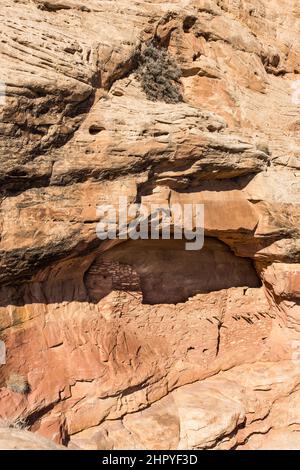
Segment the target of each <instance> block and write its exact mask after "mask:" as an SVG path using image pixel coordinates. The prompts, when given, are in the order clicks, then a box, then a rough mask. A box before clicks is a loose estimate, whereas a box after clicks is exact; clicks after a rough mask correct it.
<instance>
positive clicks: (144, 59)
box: [137, 44, 183, 103]
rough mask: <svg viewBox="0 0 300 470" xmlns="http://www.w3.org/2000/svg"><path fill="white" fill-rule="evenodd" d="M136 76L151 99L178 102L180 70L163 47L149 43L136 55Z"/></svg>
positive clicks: (179, 96) (180, 98) (181, 99)
mask: <svg viewBox="0 0 300 470" xmlns="http://www.w3.org/2000/svg"><path fill="white" fill-rule="evenodd" d="M137 60H138V64H139V66H138V69H137V78H138V80H139V81H140V83H141V85H142V88H143V90H144V92H145V93H146V95H147V98H148V99H149V100H151V101H164V102H165V103H179V102H181V101H183V98H182V94H181V91H180V77H181V70H180V68H179V67H178V65H177V64H176V62H175V60H174V59H172V57H170V55H169V54H168V52H167V51H166V50H165V49H162V48H159V47H157V46H155V45H154V44H150V45H149V46H147V47H146V48H145V49H144V50H143V51H141V52H140V53H139V55H138V58H137Z"/></svg>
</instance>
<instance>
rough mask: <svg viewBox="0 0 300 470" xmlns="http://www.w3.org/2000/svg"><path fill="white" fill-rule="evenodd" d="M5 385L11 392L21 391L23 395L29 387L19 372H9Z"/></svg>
mask: <svg viewBox="0 0 300 470" xmlns="http://www.w3.org/2000/svg"><path fill="white" fill-rule="evenodd" d="M6 386H7V388H9V389H10V390H11V391H12V392H15V393H22V394H23V395H25V394H26V393H29V391H30V387H29V384H28V382H27V380H26V379H25V377H23V375H20V374H11V375H10V376H9V378H8V380H7V381H6Z"/></svg>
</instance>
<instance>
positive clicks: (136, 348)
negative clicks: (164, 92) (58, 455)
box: [0, 0, 300, 449]
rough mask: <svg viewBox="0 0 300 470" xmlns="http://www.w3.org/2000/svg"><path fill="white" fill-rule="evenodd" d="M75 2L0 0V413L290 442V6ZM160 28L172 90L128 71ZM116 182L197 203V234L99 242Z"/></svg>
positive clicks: (245, 441) (296, 244) (74, 434)
mask: <svg viewBox="0 0 300 470" xmlns="http://www.w3.org/2000/svg"><path fill="white" fill-rule="evenodd" d="M86 3H87V2H82V1H81V0H47V1H45V0H31V1H30V0H28V1H27V0H18V1H17V0H15V1H14V0H4V1H3V2H2V4H3V5H1V7H2V8H1V11H0V19H1V24H2V33H1V39H0V80H1V81H2V82H3V83H4V84H5V91H6V97H5V100H4V103H3V104H0V117H1V119H0V184H1V187H0V198H1V205H0V228H1V232H0V234H1V236H0V255H1V256H0V283H1V285H0V339H1V340H2V341H4V342H5V345H6V350H7V363H6V364H5V365H3V366H0V367H1V369H0V417H1V418H3V419H10V420H16V419H22V420H24V422H25V423H26V425H27V426H28V427H29V429H30V430H31V431H34V432H36V433H38V434H40V435H41V436H46V437H48V438H50V439H51V440H52V441H55V442H56V443H59V444H64V445H68V446H69V447H70V448H84V449H119V448H121V449H124V448H126V449H131V448H138V449H140V448H146V449H158V448H164V449H185V448H190V449H203V448H209V449H264V448H268V449H269V448H271V449H278V448H281V447H284V448H298V449H299V444H298V441H297V435H298V434H297V433H298V432H299V424H298V423H299V422H300V421H299V420H300V417H299V416H298V413H300V397H299V392H298V389H299V385H300V371H299V359H300V354H299V351H300V336H299V334H300V301H299V297H300V236H299V234H300V210H299V203H300V160H299V152H300V118H299V107H300V85H299V83H300V82H299V80H298V77H299V72H300V53H299V51H300V47H299V46H300V35H299V31H300V6H299V2H298V1H297V0H286V1H285V2H282V1H280V0H271V1H270V0H252V1H251V2H250V1H248V0H244V1H242V0H197V1H189V0H173V1H169V2H163V1H159V0H157V1H156V2H154V1H147V2H144V1H143V2H142V1H138V0H134V1H131V2H128V1H127V0H122V1H105V0H103V1H102V0H91V1H90V2H88V5H87V4H86ZM154 37H155V38H156V40H157V42H158V43H159V44H160V46H161V47H165V48H167V49H168V51H169V53H170V55H172V56H173V57H174V59H175V60H176V61H177V64H178V66H179V67H180V69H181V71H182V77H181V86H182V94H183V98H184V101H183V102H182V103H178V104H166V103H164V102H152V101H149V100H147V98H146V96H145V94H144V92H143V90H142V88H141V85H140V82H139V81H138V80H137V77H136V74H135V71H136V52H137V50H139V49H142V48H143V47H144V44H146V43H147V42H148V41H150V40H151V39H153V38H154ZM119 196H126V197H127V198H128V202H129V203H130V202H136V201H137V202H139V201H141V202H144V203H147V204H149V203H151V202H154V203H155V202H156V203H157V202H158V203H163V204H165V205H166V206H167V207H168V206H171V205H172V204H173V203H176V204H180V205H183V204H190V203H202V204H204V207H205V235H206V236H205V244H204V248H203V249H202V250H201V251H199V252H189V251H186V250H185V249H184V244H183V243H181V242H178V241H174V240H169V241H168V240H162V239H160V240H143V241H142V240H137V241H122V243H118V244H117V245H116V244H113V243H108V242H101V241H100V240H99V239H98V237H97V234H96V225H97V222H98V215H97V211H96V207H97V205H99V204H105V203H109V204H118V200H119ZM13 375H18V376H20V377H23V378H24V380H26V384H28V390H26V393H20V391H18V390H17V389H16V387H13V388H12V387H8V386H7V384H8V383H10V377H11V376H13ZM19 432H21V431H17V430H13V431H12V433H13V434H14V433H16V434H14V435H11V436H8V437H7V439H8V440H9V442H10V444H8V443H7V442H6V441H5V444H4V446H7V445H10V446H11V447H12V448H15V447H17V448H20V447H21V448H22V447H23V446H25V447H26V448H27V444H26V442H27V441H26V439H27V437H26V436H27V435H28V434H27V433H26V436H25V435H24V436H23V437H21V435H20V438H19V434H18V433H19ZM17 434H18V435H17ZM19 439H20V440H19ZM32 439H33V438H32ZM36 439H37V438H35V437H34V439H33V440H34V442H33V441H32V443H31V444H28V445H29V446H30V445H32V446H33V447H35V446H36V447H39V445H40V446H41V447H42V446H43V444H42V443H39V442H38V441H36ZM25 441H26V442H25ZM1 442H2V440H1V436H0V446H1V445H2V444H1Z"/></svg>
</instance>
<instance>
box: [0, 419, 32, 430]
mask: <svg viewBox="0 0 300 470" xmlns="http://www.w3.org/2000/svg"><path fill="white" fill-rule="evenodd" d="M0 428H6V429H8V428H9V429H26V428H27V423H26V420H25V419H24V418H15V419H9V418H6V419H0Z"/></svg>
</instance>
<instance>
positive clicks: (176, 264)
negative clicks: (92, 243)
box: [85, 237, 261, 305]
mask: <svg viewBox="0 0 300 470" xmlns="http://www.w3.org/2000/svg"><path fill="white" fill-rule="evenodd" d="M85 284H86V287H87V290H88V292H89V296H90V298H91V300H92V301H94V302H98V301H99V300H100V299H101V298H103V297H105V296H106V295H108V294H109V293H110V292H111V291H112V290H121V291H122V290H123V291H128V292H134V291H136V292H137V291H139V292H141V293H142V295H143V303H144V304H151V305H153V304H164V303H165V304H176V303H180V302H185V301H186V300H188V298H190V297H193V296H194V295H196V294H199V293H209V292H214V291H218V290H222V289H229V288H231V287H247V288H248V287H252V288H255V287H260V286H261V281H260V279H259V277H258V275H257V273H256V271H255V268H254V266H253V263H252V260H250V259H247V258H240V257H238V256H236V255H235V254H234V253H233V252H232V251H231V250H230V249H229V248H228V246H227V245H225V244H224V243H222V242H221V241H219V240H217V239H215V238H210V237H206V239H205V243H204V247H203V248H202V249H201V250H199V251H187V250H186V249H185V241H184V240H135V241H134V240H129V241H127V242H126V243H122V244H119V245H117V246H115V247H114V248H112V249H110V250H108V251H107V252H105V253H104V254H102V255H101V256H100V257H99V258H97V259H96V261H95V262H94V264H93V265H92V267H91V268H90V270H89V271H88V273H87V274H86V277H85Z"/></svg>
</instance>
